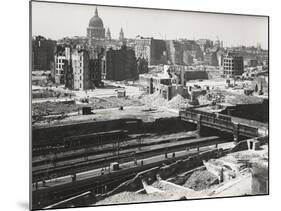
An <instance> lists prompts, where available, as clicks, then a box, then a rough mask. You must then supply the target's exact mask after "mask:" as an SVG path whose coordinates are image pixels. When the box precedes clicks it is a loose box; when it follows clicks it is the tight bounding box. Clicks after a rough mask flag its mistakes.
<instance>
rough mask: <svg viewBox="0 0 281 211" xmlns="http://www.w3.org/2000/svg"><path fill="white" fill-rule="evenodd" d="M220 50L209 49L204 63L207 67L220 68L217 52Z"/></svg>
mask: <svg viewBox="0 0 281 211" xmlns="http://www.w3.org/2000/svg"><path fill="white" fill-rule="evenodd" d="M218 50H219V49H218V48H216V47H215V48H212V49H208V50H207V51H206V53H205V55H204V62H205V64H207V65H212V66H218V64H219V63H218V57H217V52H218Z"/></svg>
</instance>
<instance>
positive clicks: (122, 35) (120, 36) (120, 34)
mask: <svg viewBox="0 0 281 211" xmlns="http://www.w3.org/2000/svg"><path fill="white" fill-rule="evenodd" d="M124 39H125V36H124V31H123V28H122V27H121V30H120V33H119V41H124Z"/></svg>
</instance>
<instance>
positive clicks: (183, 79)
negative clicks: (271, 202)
mask: <svg viewBox="0 0 281 211" xmlns="http://www.w3.org/2000/svg"><path fill="white" fill-rule="evenodd" d="M29 6H30V7H29V10H30V17H29V18H30V37H29V39H30V40H29V42H30V52H29V56H30V71H29V76H30V98H31V102H30V110H31V112H30V127H31V129H30V130H31V135H30V139H31V140H30V200H31V201H30V204H31V209H32V210H38V209H58V208H77V207H95V206H104V205H111V206H115V205H121V204H137V203H148V202H149V203H152V202H154V203H156V202H168V201H189V200H197V199H202V200H203V199H204V200H207V199H213V198H228V197H241V196H244V197H246V196H258V195H264V196H265V195H268V194H269V95H270V94H269V89H270V88H269V16H266V15H256V14H233V13H216V12H209V11H208V12H205V11H192V10H184V9H186V8H184V9H183V10H173V9H161V8H146V7H130V6H124V5H123V6H110V5H101V4H95V3H94V2H93V4H83V3H79V1H77V3H67V2H64V3H62V2H44V1H30V2H29ZM159 6H161V5H159ZM26 74H28V73H26ZM277 141H278V140H277ZM186 203H189V202H186ZM233 206H235V204H233Z"/></svg>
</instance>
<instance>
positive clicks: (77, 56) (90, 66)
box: [72, 49, 102, 90]
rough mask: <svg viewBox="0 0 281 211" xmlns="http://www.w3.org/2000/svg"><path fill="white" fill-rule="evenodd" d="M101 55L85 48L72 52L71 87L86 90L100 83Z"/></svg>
mask: <svg viewBox="0 0 281 211" xmlns="http://www.w3.org/2000/svg"><path fill="white" fill-rule="evenodd" d="M101 66H102V63H101V55H100V54H99V53H97V52H91V51H89V50H87V49H75V50H74V51H73V53H72V68H73V89H75V90H87V89H93V88H95V87H98V86H100V84H101Z"/></svg>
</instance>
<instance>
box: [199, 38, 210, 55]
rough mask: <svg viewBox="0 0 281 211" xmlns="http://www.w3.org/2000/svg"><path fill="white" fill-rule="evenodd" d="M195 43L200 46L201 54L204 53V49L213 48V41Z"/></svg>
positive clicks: (206, 40)
mask: <svg viewBox="0 0 281 211" xmlns="http://www.w3.org/2000/svg"><path fill="white" fill-rule="evenodd" d="M196 43H197V44H198V45H199V46H200V48H201V50H202V51H203V52H205V51H206V49H208V48H212V47H213V41H212V40H208V39H199V40H197V41H196Z"/></svg>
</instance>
